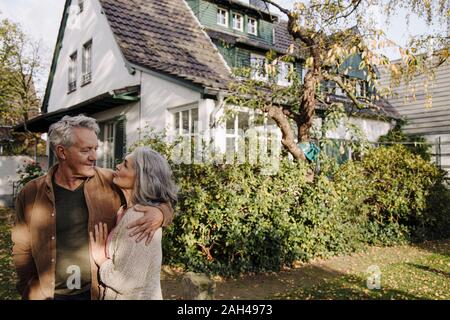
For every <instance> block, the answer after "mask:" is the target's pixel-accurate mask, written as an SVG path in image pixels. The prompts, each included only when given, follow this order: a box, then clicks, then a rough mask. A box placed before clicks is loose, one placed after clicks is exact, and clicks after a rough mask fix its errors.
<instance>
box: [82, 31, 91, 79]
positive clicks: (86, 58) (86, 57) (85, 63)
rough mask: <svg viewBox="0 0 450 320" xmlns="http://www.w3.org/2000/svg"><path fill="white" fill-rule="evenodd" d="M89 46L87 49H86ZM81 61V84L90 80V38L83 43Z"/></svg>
mask: <svg viewBox="0 0 450 320" xmlns="http://www.w3.org/2000/svg"><path fill="white" fill-rule="evenodd" d="M87 48H89V50H87ZM81 58H82V63H81V65H82V66H81V85H85V84H88V83H90V82H91V80H92V39H91V40H89V41H87V42H86V43H85V44H84V45H83V51H82V57H81Z"/></svg>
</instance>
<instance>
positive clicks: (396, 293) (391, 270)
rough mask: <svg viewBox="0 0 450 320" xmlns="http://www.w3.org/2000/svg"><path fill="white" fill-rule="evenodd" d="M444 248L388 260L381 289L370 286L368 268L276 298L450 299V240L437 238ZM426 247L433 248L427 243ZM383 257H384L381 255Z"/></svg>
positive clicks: (382, 274)
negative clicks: (411, 256)
mask: <svg viewBox="0 0 450 320" xmlns="http://www.w3.org/2000/svg"><path fill="white" fill-rule="evenodd" d="M432 244H433V245H436V244H438V245H439V246H440V247H441V249H442V251H441V250H439V251H438V252H429V251H423V252H422V254H420V255H417V256H416V257H414V258H412V259H405V261H402V262H394V263H386V264H385V265H382V266H380V267H379V269H380V271H381V278H380V280H381V281H380V289H368V286H367V278H368V276H369V273H368V272H356V273H350V274H341V275H340V276H337V277H335V278H332V279H326V280H324V281H323V282H322V283H320V284H317V285H314V286H311V287H308V288H299V289H296V290H292V291H290V292H287V293H283V294H278V295H276V296H275V297H273V298H276V299H304V300H309V299H320V300H329V299H342V300H344V299H345V300H348V299H350V300H354V299H364V300H366V299H383V300H391V299H395V300H400V299H402V300H403V299H408V300H415V299H432V300H441V299H442V300H449V299H450V255H449V254H450V252H449V251H448V249H449V247H450V240H446V241H443V242H433V243H432ZM422 249H430V248H429V247H428V248H427V247H425V248H422ZM380 258H382V257H380Z"/></svg>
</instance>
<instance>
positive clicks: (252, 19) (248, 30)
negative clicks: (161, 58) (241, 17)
mask: <svg viewBox="0 0 450 320" xmlns="http://www.w3.org/2000/svg"><path fill="white" fill-rule="evenodd" d="M250 21H254V22H255V29H254V31H253V32H251V31H250V26H251V23H250ZM247 32H248V33H249V34H253V35H255V36H257V35H258V20H256V19H255V18H250V17H249V18H248V19H247Z"/></svg>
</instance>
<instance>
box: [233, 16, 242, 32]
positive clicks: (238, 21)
mask: <svg viewBox="0 0 450 320" xmlns="http://www.w3.org/2000/svg"><path fill="white" fill-rule="evenodd" d="M233 29H234V30H239V31H244V18H243V17H242V15H241V14H239V13H233Z"/></svg>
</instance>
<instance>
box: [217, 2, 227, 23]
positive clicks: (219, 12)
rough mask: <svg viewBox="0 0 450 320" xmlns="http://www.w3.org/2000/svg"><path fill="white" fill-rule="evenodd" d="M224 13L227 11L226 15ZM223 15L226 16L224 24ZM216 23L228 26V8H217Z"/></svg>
mask: <svg viewBox="0 0 450 320" xmlns="http://www.w3.org/2000/svg"><path fill="white" fill-rule="evenodd" d="M223 13H225V15H224V16H223V15H222V14H223ZM222 17H224V18H225V23H224V24H223V23H222V21H221V20H222ZM216 23H217V24H218V25H219V26H222V27H225V28H228V10H227V9H225V8H221V7H218V8H217V13H216Z"/></svg>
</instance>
